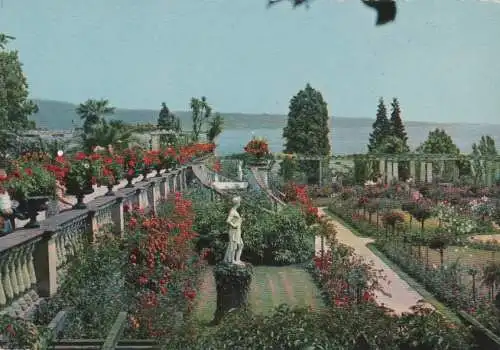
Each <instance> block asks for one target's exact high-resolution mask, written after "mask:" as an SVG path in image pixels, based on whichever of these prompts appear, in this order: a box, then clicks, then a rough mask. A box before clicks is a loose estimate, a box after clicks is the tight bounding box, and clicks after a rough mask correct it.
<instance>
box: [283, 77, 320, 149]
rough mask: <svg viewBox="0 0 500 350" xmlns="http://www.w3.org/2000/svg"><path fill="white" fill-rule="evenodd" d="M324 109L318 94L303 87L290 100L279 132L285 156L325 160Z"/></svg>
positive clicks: (307, 87)
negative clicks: (291, 155)
mask: <svg viewBox="0 0 500 350" xmlns="http://www.w3.org/2000/svg"><path fill="white" fill-rule="evenodd" d="M328 120H329V116H328V108H327V105H326V102H325V101H324V100H323V96H322V95H321V92H319V91H318V90H315V89H313V88H312V87H311V85H309V84H307V85H306V87H305V89H304V90H300V91H299V92H298V93H297V95H295V96H294V97H292V99H291V100H290V111H289V112H288V122H287V125H286V126H285V128H284V129H283V137H284V138H285V140H286V141H285V152H286V153H298V154H304V155H314V156H326V155H328V154H329V153H330V140H329V139H328V134H329V128H328Z"/></svg>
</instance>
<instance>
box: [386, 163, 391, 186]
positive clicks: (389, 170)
mask: <svg viewBox="0 0 500 350" xmlns="http://www.w3.org/2000/svg"><path fill="white" fill-rule="evenodd" d="M386 174H387V183H388V184H390V183H392V160H387V173H386Z"/></svg>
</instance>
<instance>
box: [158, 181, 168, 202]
mask: <svg viewBox="0 0 500 350" xmlns="http://www.w3.org/2000/svg"><path fill="white" fill-rule="evenodd" d="M167 194H168V175H167V176H163V177H162V179H161V181H160V198H161V199H166V198H167Z"/></svg>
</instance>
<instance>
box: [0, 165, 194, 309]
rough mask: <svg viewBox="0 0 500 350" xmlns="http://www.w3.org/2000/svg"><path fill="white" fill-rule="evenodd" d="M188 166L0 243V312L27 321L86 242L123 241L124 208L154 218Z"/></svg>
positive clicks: (181, 182)
mask: <svg viewBox="0 0 500 350" xmlns="http://www.w3.org/2000/svg"><path fill="white" fill-rule="evenodd" d="M201 161H202V160H199V161H198V163H199V162H201ZM192 166H193V165H188V166H184V167H181V168H179V169H176V170H174V171H171V172H168V173H163V174H161V176H151V177H150V178H149V179H148V181H137V182H136V183H135V187H134V188H124V185H125V183H123V184H121V185H120V186H117V188H118V189H117V190H115V195H114V196H103V194H104V192H105V191H104V189H103V190H102V191H101V192H102V193H100V192H98V193H100V194H101V195H100V196H98V195H94V196H92V197H91V198H90V200H89V201H87V206H88V209H81V210H70V211H66V212H62V213H60V214H58V215H55V216H52V217H49V218H47V219H45V220H43V221H41V227H40V228H37V229H20V230H17V231H15V232H13V233H11V234H9V235H7V236H4V237H1V238H0V312H1V313H8V314H10V315H12V316H25V315H29V314H30V312H31V311H32V310H33V308H34V307H35V306H36V305H37V303H38V302H39V301H40V300H41V298H44V297H51V296H53V295H55V294H56V293H57V288H58V285H60V284H61V281H62V280H63V279H64V276H65V270H66V266H67V263H68V261H70V258H71V256H73V255H75V254H78V251H79V250H80V249H81V247H82V246H83V243H84V242H85V241H90V242H92V241H94V240H95V239H96V237H97V235H99V234H101V233H103V232H105V231H106V232H111V233H113V234H116V235H123V233H124V228H125V226H124V206H125V205H127V206H129V207H133V206H139V207H141V208H143V209H144V210H146V211H153V212H156V208H157V204H158V203H159V202H160V201H161V200H164V199H166V198H167V196H168V195H169V194H170V193H174V192H177V191H183V190H185V189H186V188H187V185H188V184H187V180H186V179H187V178H188V173H189V172H191V171H192V170H191V168H192Z"/></svg>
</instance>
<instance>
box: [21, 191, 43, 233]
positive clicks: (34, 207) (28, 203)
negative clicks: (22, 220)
mask: <svg viewBox="0 0 500 350" xmlns="http://www.w3.org/2000/svg"><path fill="white" fill-rule="evenodd" d="M48 201H49V197H48V196H36V197H28V198H27V199H26V200H24V201H23V202H22V203H20V209H19V210H22V211H24V212H25V213H26V215H27V216H28V219H29V221H28V223H27V224H26V225H24V228H39V227H40V223H39V222H38V221H37V219H36V218H37V216H38V213H39V212H41V211H43V210H45V209H47V202H48Z"/></svg>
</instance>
